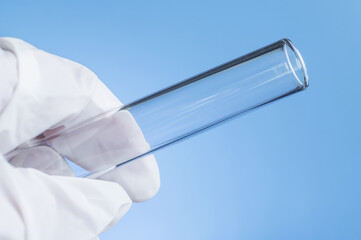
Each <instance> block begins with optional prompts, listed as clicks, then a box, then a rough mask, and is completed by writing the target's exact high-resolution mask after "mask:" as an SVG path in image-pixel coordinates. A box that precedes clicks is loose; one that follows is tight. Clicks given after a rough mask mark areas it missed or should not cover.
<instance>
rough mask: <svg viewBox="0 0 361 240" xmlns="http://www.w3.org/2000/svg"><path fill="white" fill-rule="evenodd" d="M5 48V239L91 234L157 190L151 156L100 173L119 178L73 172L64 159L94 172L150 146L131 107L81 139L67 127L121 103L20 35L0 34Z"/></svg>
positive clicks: (0, 141) (0, 200)
mask: <svg viewBox="0 0 361 240" xmlns="http://www.w3.org/2000/svg"><path fill="white" fill-rule="evenodd" d="M0 48H1V49H0V82H1V86H2V87H1V88H0V153H1V154H0V176H1V177H2V180H1V181H0V213H1V214H0V239H36V240H41V239H47V240H48V239H77V240H79V239H93V238H95V237H96V236H97V235H98V234H99V233H101V232H103V231H105V230H106V229H108V228H109V227H111V226H112V225H114V224H115V223H116V221H117V220H119V219H120V218H121V217H122V216H123V215H124V214H125V213H126V212H127V211H128V209H129V208H130V206H131V202H132V200H133V201H144V200H147V199H149V198H151V197H153V196H154V195H155V193H156V192H157V191H158V188H159V184H160V181H159V172H158V167H157V164H156V161H155V159H154V157H153V156H152V155H149V156H146V157H144V158H142V159H139V160H136V161H134V162H131V163H129V164H126V165H124V166H122V167H121V168H118V169H116V170H115V171H112V172H111V173H108V174H107V175H104V176H102V179H106V180H110V181H113V182H110V181H103V180H92V179H83V178H75V177H71V175H73V173H72V171H71V169H70V168H69V166H68V165H67V163H66V161H65V160H64V159H63V158H62V156H66V157H67V158H68V159H70V160H72V161H74V162H75V163H77V164H79V165H80V166H82V167H84V168H86V169H88V170H91V171H94V170H99V169H102V168H104V167H107V166H111V165H114V164H115V163H119V162H121V161H123V160H126V158H127V157H129V156H132V154H134V153H135V154H136V153H137V152H139V151H145V150H146V149H147V148H149V146H148V145H147V143H146V141H145V139H144V137H143V135H142V132H141V130H140V129H139V127H138V125H137V124H136V122H135V120H134V119H133V117H132V116H131V114H130V113H129V112H123V113H121V114H117V115H114V116H112V117H109V118H107V119H104V120H102V121H100V122H98V123H97V124H98V125H97V126H96V127H93V128H92V129H91V131H90V132H84V133H81V134H78V135H76V136H75V137H74V134H73V133H68V132H67V129H71V128H72V127H73V126H75V125H76V124H78V123H80V122H82V121H84V120H86V119H88V118H91V117H93V116H96V115H98V114H100V113H103V112H105V111H108V110H110V109H114V108H116V107H120V106H121V103H120V102H119V100H118V99H117V98H116V97H115V96H114V95H113V94H112V93H111V92H110V91H109V90H108V89H107V88H106V87H105V85H104V84H103V83H102V82H100V81H99V80H98V78H97V77H96V76H95V75H94V74H93V73H92V72H91V71H89V70H88V69H87V68H85V67H84V66H82V65H79V64H77V63H75V62H72V61H70V60H67V59H63V58H60V57H57V56H54V55H51V54H49V53H46V52H44V51H41V50H38V49H36V48H34V47H33V46H31V45H29V44H27V43H25V42H23V41H21V40H19V39H13V38H0ZM54 134H59V135H60V136H59V137H57V138H54V139H53V140H51V142H50V144H51V146H52V147H49V146H48V145H43V146H35V147H31V148H27V149H20V150H19V148H18V146H19V145H22V144H24V143H26V142H28V141H30V140H32V139H34V138H39V137H43V136H47V135H54ZM9 152H11V154H9ZM103 153H107V154H103ZM60 154H61V155H62V156H61V155H60ZM4 155H5V156H7V157H6V158H5V157H4ZM91 156H94V157H93V158H91ZM6 160H7V161H10V164H9V163H8V162H7V161H6ZM14 166H16V167H14Z"/></svg>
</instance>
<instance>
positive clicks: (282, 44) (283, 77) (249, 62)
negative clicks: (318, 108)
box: [45, 39, 308, 178]
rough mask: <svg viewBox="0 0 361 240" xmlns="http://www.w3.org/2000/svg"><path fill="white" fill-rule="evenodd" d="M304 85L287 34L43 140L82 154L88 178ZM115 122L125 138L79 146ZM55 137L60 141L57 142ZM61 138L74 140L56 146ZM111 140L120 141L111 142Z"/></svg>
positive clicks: (301, 65)
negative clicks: (63, 133)
mask: <svg viewBox="0 0 361 240" xmlns="http://www.w3.org/2000/svg"><path fill="white" fill-rule="evenodd" d="M307 86H308V76H307V71H306V67H305V64H304V62H303V59H302V57H301V55H300V54H299V52H298V50H297V49H296V48H295V46H294V45H293V44H292V42H291V41H290V40H288V39H281V40H279V41H277V42H275V43H273V44H270V45H268V46H266V47H264V48H261V49H259V50H257V51H254V52H252V53H249V54H247V55H245V56H242V57H240V58H237V59H235V60H232V61H230V62H228V63H225V64H223V65H221V66H219V67H216V68H213V69H211V70H209V71H206V72H204V73H201V74H199V75H197V76H195V77H192V78H190V79H188V80H185V81H183V82H180V83H178V84H176V85H173V86H171V87H168V88H166V89H164V90H161V91H159V92H156V93H154V94H151V95H149V96H147V97H144V98H142V99H140V100H137V101H135V102H133V103H130V104H128V105H125V106H123V107H122V108H120V109H116V110H114V111H110V112H109V113H106V114H104V115H103V116H100V118H99V117H98V118H96V119H95V120H93V121H89V122H88V123H85V124H82V125H81V126H79V127H77V128H75V129H74V130H73V131H69V132H68V133H67V134H65V137H61V136H60V137H56V138H54V137H51V136H50V138H48V139H45V141H47V142H50V144H51V145H53V146H54V148H55V149H56V150H58V151H59V152H60V154H62V155H63V156H65V157H66V158H68V159H69V158H70V160H71V157H72V156H74V155H75V157H76V158H78V159H81V158H83V160H82V161H81V162H83V163H84V164H83V165H84V166H85V168H86V169H87V170H88V171H89V172H90V173H88V174H86V175H84V176H85V177H89V178H94V177H98V176H100V175H101V174H104V173H107V172H109V171H111V170H112V169H114V168H117V167H120V166H121V165H123V164H125V163H128V162H130V161H133V160H136V159H137V158H139V157H142V156H144V155H146V154H149V153H153V152H154V151H156V150H158V149H161V148H163V147H165V146H168V145H169V144H172V143H175V142H177V141H179V140H182V139H185V138H187V137H189V136H191V135H194V134H196V133H199V132H201V131H204V130H206V129H209V128H210V127H212V126H215V125H217V124H219V123H222V122H224V121H226V120H228V119H231V118H234V117H236V116H239V115H241V114H243V113H245V112H247V111H250V110H252V109H255V108H258V107H261V106H264V105H265V104H267V103H270V102H273V101H275V100H277V99H280V98H282V97H285V96H288V95H290V94H293V93H296V92H298V91H302V90H304V89H306V87H307ZM106 119H108V120H106ZM112 119H113V120H112ZM114 119H118V120H114ZM116 122H120V124H118V125H119V127H118V128H119V129H120V128H121V129H124V131H125V132H128V133H126V134H125V135H127V136H125V138H124V137H123V138H122V137H118V136H120V135H122V133H120V134H119V135H118V136H113V137H112V139H111V140H112V142H111V143H109V142H108V143H106V144H105V142H107V137H105V138H104V141H103V140H101V141H100V142H99V141H98V142H95V144H94V146H92V147H91V148H89V146H85V147H84V148H83V149H82V145H83V142H86V141H85V140H87V138H92V137H93V136H96V137H97V139H98V138H99V135H100V138H101V135H102V134H105V133H107V132H110V133H111V132H116V131H117V129H110V130H109V126H115V127H116ZM129 129H130V130H129ZM132 129H133V130H132ZM84 132H88V133H89V135H88V136H91V137H87V135H86V134H85V135H84ZM108 135H109V134H108ZM52 138H54V139H55V141H54V140H52ZM59 138H60V144H57V140H56V139H59ZM62 138H63V141H61V139H62ZM74 139H75V140H74ZM79 139H81V140H79ZM83 139H85V140H84V141H83ZM58 141H59V140H58ZM64 141H65V142H75V143H74V144H69V145H68V146H66V147H65V148H66V149H61V148H64ZM88 142H89V141H88ZM93 142H94V141H93ZM117 142H123V143H122V144H119V145H118V146H117ZM57 145H58V146H59V147H57ZM89 149H91V150H89ZM92 149H95V150H92ZM67 151H68V152H70V153H67ZM87 151H89V153H86V152H87ZM78 153H80V154H78ZM84 153H85V154H84ZM76 155H78V156H76ZM110 156H113V158H114V156H116V159H115V160H113V161H111V162H107V163H106V164H100V165H99V166H102V167H101V168H96V167H93V166H92V165H89V166H87V163H92V162H95V161H99V162H101V161H104V163H105V162H106V161H107V160H106V159H102V158H109V157H110ZM78 162H79V161H78ZM83 165H82V166H83ZM84 166H83V167H84Z"/></svg>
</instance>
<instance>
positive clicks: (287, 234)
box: [0, 0, 361, 240]
mask: <svg viewBox="0 0 361 240" xmlns="http://www.w3.org/2000/svg"><path fill="white" fill-rule="evenodd" d="M0 9H1V13H0V34H1V35H3V36H14V37H19V38H23V39H24V40H26V41H29V42H30V43H32V44H34V45H35V46H37V47H39V48H42V49H44V50H46V51H49V52H52V53H55V54H58V55H61V56H64V57H67V58H70V59H72V60H75V61H78V62H80V63H82V64H84V65H86V66H87V67H89V68H90V69H92V70H93V71H95V72H96V73H97V74H98V76H99V77H100V78H101V79H102V80H103V81H104V82H105V83H106V84H107V85H108V86H109V88H110V89H111V90H112V91H113V92H114V93H115V94H116V95H117V96H118V97H119V98H120V99H121V100H122V101H123V102H125V103H126V102H129V101H131V100H134V99H137V98H140V97H142V96H143V95H145V94H148V93H151V92H154V91H156V90H158V89H160V88H164V87H166V86H168V85H170V84H173V83H175V82H178V81H180V80H183V79H185V78H188V77H190V76H193V75H195V74H197V73H199V72H202V71H204V70H207V69H209V68H211V67H213V66H216V65H219V64H221V63H223V62H225V61H228V60H231V59H233V58H235V57H238V56H240V55H242V54H245V53H247V52H250V51H252V50H255V49H257V48H259V47H262V46H264V45H267V44H269V43H271V42H274V41H276V40H278V39H280V38H282V37H288V38H290V39H291V40H293V41H294V43H295V45H296V46H297V47H298V48H299V50H300V51H301V53H302V54H303V56H304V59H305V62H306V65H307V66H308V70H309V76H310V87H309V89H308V90H307V91H306V92H303V93H300V94H296V95H294V96H291V97H289V98H287V99H284V100H282V101H279V102H277V103H274V104H271V105H270V106H267V107H265V108H263V109H261V110H259V111H255V112H253V113H251V114H248V115H246V116H243V117H242V118H239V119H237V120H234V121H232V122H229V123H228V124H226V125H222V126H220V127H218V128H216V129H213V130H211V131H209V132H207V133H203V134H201V135H198V136H196V137H194V138H192V139H189V140H188V141H185V142H182V143H180V144H176V145H174V146H172V147H169V148H168V149H165V150H162V151H160V152H158V153H157V155H156V156H157V159H158V162H159V166H160V171H161V177H162V186H161V189H160V192H159V194H158V195H157V196H156V197H155V198H154V199H152V200H151V201H149V202H146V203H142V204H134V205H133V208H132V209H131V210H130V212H129V213H128V214H127V215H126V216H125V217H124V218H123V219H122V220H121V221H120V222H119V223H118V224H117V225H116V226H115V227H114V228H113V229H111V230H110V231H108V232H106V233H104V234H103V235H102V237H101V238H102V239H103V240H106V239H157V240H159V239H252V240H253V239H254V240H258V239H259V240H264V239H268V240H270V239H277V240H280V239H285V240H289V239H293V240H295V239H329V240H330V239H361V153H360V149H361V141H360V138H361V126H360V125H361V114H360V111H361V107H360V103H361V93H360V89H361V80H360V74H359V73H360V68H361V61H360V54H361V47H360V45H361V2H360V1H358V0H354V1H349V0H345V1H332V0H331V1H316V0H307V1H290V0H273V1H255V0H249V1H226V0H223V1H209V0H208V1H194V0H193V1H178V2H176V1H142V2H140V1H139V2H138V1H89V0H88V1H57V2H55V1H22V2H21V1H2V2H1V3H0Z"/></svg>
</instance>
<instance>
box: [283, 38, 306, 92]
mask: <svg viewBox="0 0 361 240" xmlns="http://www.w3.org/2000/svg"><path fill="white" fill-rule="evenodd" d="M283 41H284V42H285V43H286V44H285V45H284V53H285V56H286V58H287V62H288V65H289V67H290V69H291V70H292V72H293V75H294V76H295V78H296V81H297V82H298V84H299V86H300V87H301V88H302V89H303V90H304V89H306V88H307V87H308V75H307V68H306V65H305V62H304V61H303V58H302V56H301V54H300V52H299V51H298V50H297V48H296V47H295V45H293V43H292V42H291V40H289V39H287V38H284V39H283Z"/></svg>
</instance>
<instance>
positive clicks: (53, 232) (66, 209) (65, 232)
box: [0, 155, 131, 240]
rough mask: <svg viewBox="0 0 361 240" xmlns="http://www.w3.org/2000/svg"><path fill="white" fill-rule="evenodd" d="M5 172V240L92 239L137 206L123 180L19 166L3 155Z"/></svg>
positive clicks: (0, 231)
mask: <svg viewBox="0 0 361 240" xmlns="http://www.w3.org/2000/svg"><path fill="white" fill-rule="evenodd" d="M0 176H2V178H3V179H4V180H5V181H0V192H1V194H0V203H1V204H0V212H1V217H0V221H1V222H0V239H11V240H12V239H14V240H15V239H16V240H18V239H27V240H48V239H52V240H58V239H59V240H64V239H67V240H73V239H74V240H82V239H84V240H87V239H92V238H95V237H96V236H98V235H99V234H100V233H101V232H103V231H104V230H106V229H108V228H109V227H110V226H112V225H113V224H115V222H116V221H117V220H119V219H120V218H121V217H122V216H123V215H124V214H125V213H126V212H127V211H128V209H129V208H130V206H131V200H130V198H129V197H128V195H127V193H126V192H125V191H124V190H123V188H122V187H121V186H120V185H119V184H116V183H112V182H106V181H99V180H91V179H83V178H70V177H62V176H49V175H47V174H44V173H42V172H40V171H38V170H35V169H31V168H14V167H12V166H11V165H10V164H8V163H7V162H6V160H5V159H4V158H3V157H2V156H1V155H0ZM4 216H6V218H5V217H4ZM69 223H71V224H69Z"/></svg>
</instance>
